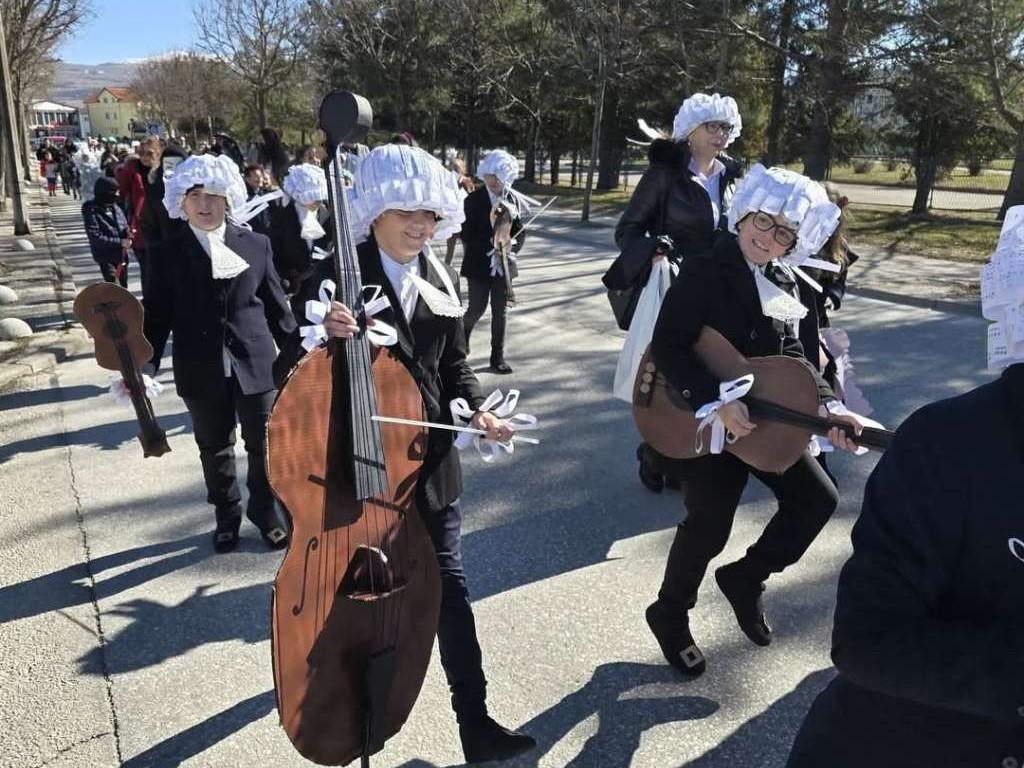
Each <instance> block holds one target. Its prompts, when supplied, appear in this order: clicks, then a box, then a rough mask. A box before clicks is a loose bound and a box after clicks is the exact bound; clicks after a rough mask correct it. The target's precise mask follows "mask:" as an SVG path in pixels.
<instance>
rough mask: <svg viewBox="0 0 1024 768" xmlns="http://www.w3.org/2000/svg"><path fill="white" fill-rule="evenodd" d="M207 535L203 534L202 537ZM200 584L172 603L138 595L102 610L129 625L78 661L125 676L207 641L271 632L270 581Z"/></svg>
mask: <svg viewBox="0 0 1024 768" xmlns="http://www.w3.org/2000/svg"><path fill="white" fill-rule="evenodd" d="M203 538H204V539H205V538H206V537H205V536H204V537H203ZM212 588H213V585H210V584H201V585H199V586H198V587H196V588H195V589H194V590H193V592H192V594H191V595H189V596H188V597H186V598H185V599H184V600H183V601H182V602H180V603H178V604H176V605H164V604H163V603H160V602H158V601H157V600H150V599H148V598H138V599H135V600H129V601H127V602H123V603H120V604H118V605H117V606H114V607H111V608H109V609H107V610H105V611H104V615H105V616H123V617H126V618H128V619H130V623H129V624H128V625H127V626H126V627H125V628H124V629H122V630H120V631H119V632H117V633H116V634H113V635H112V636H108V638H107V641H106V643H105V644H104V646H103V647H100V646H97V647H95V648H93V649H92V650H90V651H89V652H88V653H87V654H85V655H84V656H82V657H81V658H79V659H78V663H79V671H80V672H81V673H83V674H87V675H103V674H124V673H127V672H132V671H135V670H138V669H144V668H146V667H150V666H153V665H155V664H160V663H161V662H163V661H166V660H167V659H173V658H177V657H178V656H181V655H183V654H184V653H186V652H187V651H189V650H191V649H193V648H199V647H200V646H203V645H206V644H207V643H216V642H223V641H227V640H241V641H242V642H245V643H261V642H263V641H264V640H266V639H267V638H268V637H269V636H270V585H269V584H254V585H252V586H248V587H239V588H237V589H229V590H225V591H223V592H211V591H210V590H211V589H212Z"/></svg>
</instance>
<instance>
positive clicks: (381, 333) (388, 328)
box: [299, 280, 398, 352]
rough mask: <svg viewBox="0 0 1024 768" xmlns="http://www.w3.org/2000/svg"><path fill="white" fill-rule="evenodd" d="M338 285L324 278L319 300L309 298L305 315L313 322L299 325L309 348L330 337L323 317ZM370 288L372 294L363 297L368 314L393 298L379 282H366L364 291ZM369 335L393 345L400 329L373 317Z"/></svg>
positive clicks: (381, 344)
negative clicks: (369, 283) (389, 297)
mask: <svg viewBox="0 0 1024 768" xmlns="http://www.w3.org/2000/svg"><path fill="white" fill-rule="evenodd" d="M336 287H337V286H336V285H335V283H334V281H333V280H324V281H323V282H321V283H320V292H319V293H320V299H319V301H317V300H315V299H311V300H310V301H307V302H306V319H307V320H309V321H310V322H311V323H312V325H304V326H302V327H301V328H299V335H300V336H302V347H303V349H305V350H306V351H307V352H309V351H310V350H311V349H313V348H315V347H318V346H320V345H321V344H323V343H324V342H326V341H327V329H326V328H324V319H325V318H326V317H327V313H328V312H330V311H331V302H332V301H333V300H334V290H335V288H336ZM367 290H369V291H372V293H371V294H370V297H369V298H368V299H364V303H363V312H364V313H365V314H366V316H367V317H373V316H374V315H376V314H377V313H378V312H380V311H382V310H384V309H386V308H388V307H390V306H391V301H390V300H389V299H388V297H387V296H385V295H384V293H383V291H382V290H381V287H380V286H379V285H364V286H363V291H364V292H365V291H367ZM366 337H367V338H368V339H369V340H370V342H371V343H372V344H375V345H377V346H378V347H390V346H391V345H392V344H396V343H397V342H398V331H396V330H395V328H394V326H392V325H389V324H388V323H385V322H383V321H381V320H374V323H373V325H367V326H366Z"/></svg>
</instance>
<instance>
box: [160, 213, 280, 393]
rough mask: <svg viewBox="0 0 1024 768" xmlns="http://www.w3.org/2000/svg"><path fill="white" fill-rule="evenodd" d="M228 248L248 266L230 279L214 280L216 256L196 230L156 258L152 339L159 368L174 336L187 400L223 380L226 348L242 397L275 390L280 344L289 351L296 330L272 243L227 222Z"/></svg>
mask: <svg viewBox="0 0 1024 768" xmlns="http://www.w3.org/2000/svg"><path fill="white" fill-rule="evenodd" d="M224 243H225V245H227V246H228V247H229V248H230V249H231V250H233V251H234V252H235V253H237V254H238V255H239V256H241V257H242V258H243V259H245V261H246V262H248V264H249V268H248V269H247V270H245V271H244V272H242V273H241V274H240V275H237V276H236V277H234V278H232V279H230V280H215V279H214V278H213V271H212V267H211V264H210V257H209V256H207V255H206V251H205V250H203V246H202V245H200V244H199V241H198V240H197V239H196V236H195V235H194V234H192V230H191V228H189V227H186V228H185V229H184V230H183V231H182V232H181V233H180V234H179V235H178V236H176V237H174V238H172V239H170V240H166V241H164V242H162V243H160V244H159V245H158V246H157V247H156V248H154V249H153V251H152V252H151V255H150V257H149V258H150V263H149V270H150V271H149V274H148V276H147V288H146V293H145V299H144V301H145V308H146V320H145V334H146V338H147V339H149V342H150V343H151V344H152V345H153V358H152V362H153V364H154V365H156V366H157V367H159V365H160V359H161V357H162V356H163V352H164V345H165V344H166V343H167V337H168V336H169V335H170V334H171V333H172V332H173V333H174V381H175V384H176V386H177V390H178V394H179V395H180V396H181V397H200V396H202V395H203V393H204V392H205V391H206V389H207V387H209V386H210V384H211V383H212V382H216V381H217V380H218V379H222V378H224V358H223V350H224V348H225V346H226V347H227V350H228V354H229V356H230V357H231V363H232V369H233V370H234V373H235V376H236V377H237V379H238V384H239V386H240V387H241V389H242V392H244V393H245V394H247V395H249V394H255V393H258V392H267V391H269V390H271V389H273V388H274V376H273V372H272V367H273V364H274V360H275V358H276V357H277V349H276V348H275V346H274V342H275V341H276V342H277V344H278V346H281V345H283V344H284V343H285V342H286V341H287V340H288V339H289V337H290V335H291V334H292V332H293V331H294V330H295V319H294V318H293V317H292V313H291V310H290V308H289V307H288V300H287V299H286V298H285V295H284V291H283V290H281V281H280V279H279V278H278V276H277V272H276V271H275V270H274V263H273V257H272V256H271V253H270V241H269V240H268V239H267V238H266V237H264V236H263V235H257V234H255V233H254V232H250V231H249V230H247V229H243V228H241V227H236V226H235V225H233V224H228V225H227V229H226V231H225V233H224Z"/></svg>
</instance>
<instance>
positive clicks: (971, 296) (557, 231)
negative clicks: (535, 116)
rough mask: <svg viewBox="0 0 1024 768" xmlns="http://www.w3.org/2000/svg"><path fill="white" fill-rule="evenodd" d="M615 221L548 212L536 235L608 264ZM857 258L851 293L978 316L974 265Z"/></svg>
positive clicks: (874, 254)
mask: <svg viewBox="0 0 1024 768" xmlns="http://www.w3.org/2000/svg"><path fill="white" fill-rule="evenodd" d="M616 223H617V219H614V218H612V217H608V216H596V217H592V218H591V220H590V222H588V223H586V224H581V223H580V212H579V211H572V210H557V211H552V210H549V211H547V212H545V213H544V224H543V225H539V226H537V227H536V231H537V233H538V235H540V236H543V237H551V238H554V239H559V240H570V241H578V242H580V243H581V244H586V245H588V246H590V247H597V248H601V247H605V248H607V251H608V262H609V264H610V263H611V260H612V259H613V258H614V257H615V255H616V253H617V252H618V249H617V248H616V247H615V241H614V235H613V232H614V229H615V224H616ZM853 248H854V250H855V251H856V252H857V254H858V255H859V256H860V259H859V260H858V261H857V263H856V264H855V265H854V266H853V267H851V269H850V275H849V286H848V290H849V292H850V293H851V294H854V295H858V296H866V297H868V298H872V299H878V300H880V301H888V302H892V303H895V304H905V305H909V306H915V307H924V308H926V309H934V310H938V311H941V312H954V313H957V314H967V315H980V314H981V294H980V266H979V265H977V264H965V263H961V262H957V261H945V260H942V259H931V258H927V257H924V256H913V255H910V254H899V253H897V254H892V255H890V254H888V253H886V252H885V250H884V249H882V248H877V247H872V246H863V245H858V244H857V243H853Z"/></svg>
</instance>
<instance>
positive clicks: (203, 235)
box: [189, 222, 228, 256]
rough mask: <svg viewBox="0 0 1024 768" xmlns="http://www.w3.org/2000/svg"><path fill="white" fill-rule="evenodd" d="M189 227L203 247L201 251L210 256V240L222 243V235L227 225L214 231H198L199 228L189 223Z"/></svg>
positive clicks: (222, 225)
mask: <svg viewBox="0 0 1024 768" xmlns="http://www.w3.org/2000/svg"><path fill="white" fill-rule="evenodd" d="M189 227H190V228H191V229H192V232H193V234H195V236H196V240H198V241H199V244H200V245H201V246H203V250H204V251H206V255H207V256H209V255H211V254H210V240H211V239H213V240H216V241H217V242H219V243H223V242H224V233H225V232H226V231H227V228H228V225H227V223H226V222H225V223H224V224H221V225H220V226H219V227H217V228H216V229H199V227H197V226H195V225H193V224H191V223H189Z"/></svg>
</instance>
